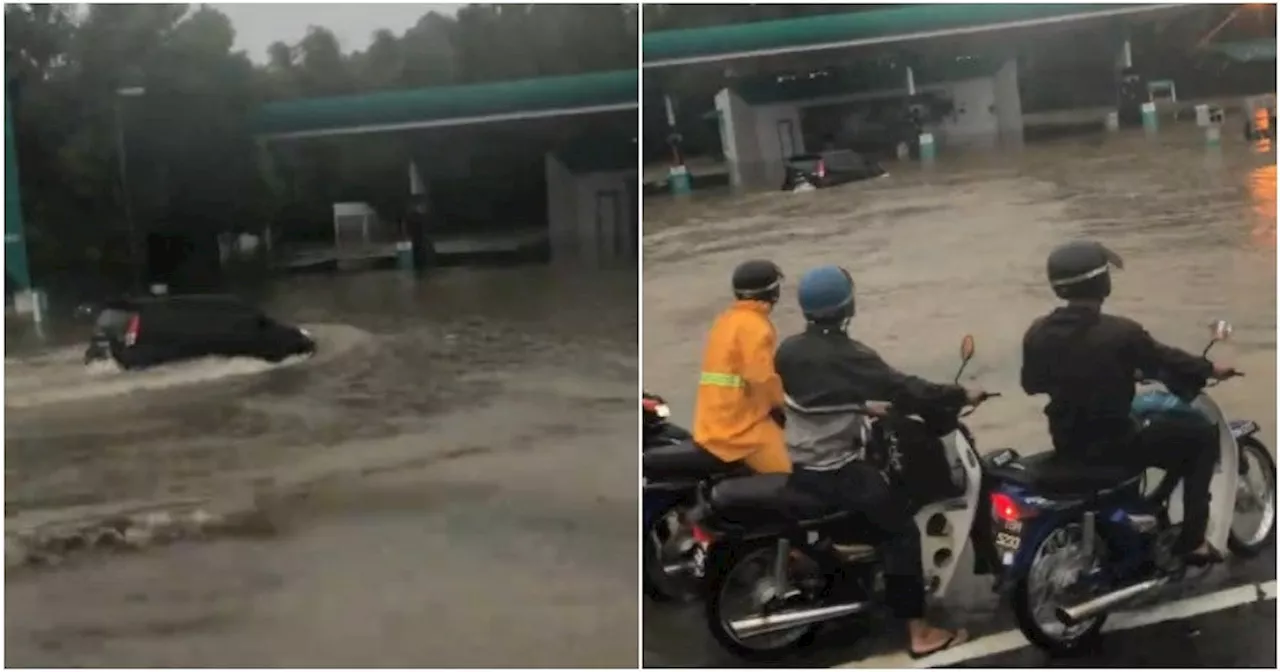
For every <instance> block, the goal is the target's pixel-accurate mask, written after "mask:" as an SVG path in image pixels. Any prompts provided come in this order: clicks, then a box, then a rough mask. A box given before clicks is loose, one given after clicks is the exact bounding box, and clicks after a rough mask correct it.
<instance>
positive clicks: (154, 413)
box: [5, 268, 639, 667]
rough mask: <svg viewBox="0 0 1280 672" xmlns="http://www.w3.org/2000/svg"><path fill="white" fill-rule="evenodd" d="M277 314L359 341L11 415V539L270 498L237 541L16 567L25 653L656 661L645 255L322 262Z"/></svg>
mask: <svg viewBox="0 0 1280 672" xmlns="http://www.w3.org/2000/svg"><path fill="white" fill-rule="evenodd" d="M267 307H268V310H269V312H271V313H272V314H276V315H279V316H281V317H282V318H284V319H288V320H292V321H295V322H299V323H327V324H332V323H344V324H347V325H349V329H350V330H354V331H353V332H352V333H355V332H357V331H358V332H359V334H362V336H360V338H358V339H356V340H358V341H359V343H356V344H354V345H352V344H348V345H350V347H349V348H347V350H346V351H345V352H343V353H341V354H339V355H335V356H331V357H330V356H325V355H324V353H325V352H326V343H325V342H321V353H322V355H321V356H320V357H318V358H317V359H316V360H315V361H314V362H305V363H301V364H298V365H295V366H289V367H284V368H280V369H273V370H269V371H265V372H254V373H253V375H236V376H227V377H225V378H219V377H218V376H213V375H210V372H209V370H208V368H209V366H213V365H208V366H196V367H193V368H192V369H191V370H190V373H191V375H193V376H196V377H199V378H200V379H201V382H200V383H198V384H197V383H193V384H189V385H172V386H169V387H166V388H164V389H139V390H135V391H134V392H132V393H129V394H117V395H115V396H103V395H102V394H100V392H101V390H94V391H93V393H92V394H89V393H87V392H86V394H85V397H84V399H82V400H81V401H78V402H77V401H74V400H68V399H67V398H66V395H65V394H63V395H61V396H60V397H59V400H60V403H50V404H28V405H26V406H24V407H22V408H10V409H7V413H6V424H5V439H6V446H5V450H6V463H5V468H6V471H5V499H6V501H5V504H6V514H7V520H6V532H7V533H10V534H14V533H16V532H18V531H21V529H20V528H23V527H24V526H30V525H34V524H35V522H33V521H48V520H57V519H59V517H60V516H61V517H66V516H71V515H73V514H74V515H83V516H88V515H90V514H92V513H93V512H95V511H108V510H112V508H113V507H117V506H119V505H121V504H122V503H129V504H131V505H133V506H135V507H154V508H157V509H159V510H162V511H163V510H165V508H166V506H168V503H170V502H174V501H184V502H186V501H192V500H194V501H198V502H203V501H208V502H210V506H212V507H214V508H217V507H219V506H224V507H225V506H228V504H227V502H230V503H231V504H230V505H229V506H232V507H233V508H234V506H237V505H238V506H243V507H245V508H247V511H241V512H238V513H239V514H241V515H240V517H239V518H237V520H240V521H242V522H241V524H239V525H237V526H234V527H231V528H228V529H226V530H224V531H223V533H222V534H220V535H211V536H209V537H207V538H201V539H199V540H193V541H186V542H182V543H177V544H173V545H170V546H167V547H150V548H147V549H145V550H142V551H139V552H134V553H129V554H124V555H120V554H112V553H100V552H98V553H95V552H81V553H73V554H70V555H68V556H67V557H66V560H65V562H63V563H62V564H61V566H58V567H53V568H48V567H39V568H35V567H24V568H21V569H20V570H18V571H10V572H7V575H6V591H5V614H6V617H7V618H6V621H5V634H6V644H7V647H6V655H7V657H6V660H5V662H6V663H7V664H8V665H11V666H54V667H80V666H94V667H102V666H109V667H132V666H143V667H238V666H252V667H261V666H282V667H320V666H323V667H329V666H341V667H461V666H476V667H512V666H553V667H556V666H573V667H585V666H615V667H630V666H633V665H634V664H635V662H636V660H637V658H638V653H639V652H638V646H637V642H636V632H637V629H638V619H639V616H638V597H637V587H636V586H637V583H636V582H637V578H636V576H637V558H636V546H635V533H634V527H635V520H636V507H637V495H636V483H637V481H638V475H637V473H636V472H637V466H636V461H635V458H634V455H635V450H636V446H635V444H636V418H637V416H636V412H637V411H636V404H635V396H636V376H637V367H636V365H637V362H636V359H637V357H636V354H637V353H636V333H637V322H636V319H637V318H636V279H635V271H634V269H622V270H620V271H618V272H616V273H610V272H600V273H595V274H588V275H573V274H561V273H555V272H552V271H550V270H548V269H543V268H512V269H501V270H474V269H472V270H468V269H451V270H446V271H441V272H440V273H436V274H431V275H429V276H428V277H427V278H426V279H424V280H421V281H416V280H413V279H411V278H408V277H404V276H402V275H400V274H398V273H394V272H387V273H361V274H351V275H347V276H341V277H330V278H325V277H307V278H297V279H294V280H289V281H286V282H283V283H282V284H281V285H280V286H278V287H277V288H276V292H275V294H274V295H273V296H272V297H271V298H270V299H269V301H268V302H267ZM328 345H330V346H334V345H335V343H332V342H331V343H329V344H328ZM143 387H146V386H143ZM237 503H238V504H237ZM8 551H9V549H8V545H6V554H8Z"/></svg>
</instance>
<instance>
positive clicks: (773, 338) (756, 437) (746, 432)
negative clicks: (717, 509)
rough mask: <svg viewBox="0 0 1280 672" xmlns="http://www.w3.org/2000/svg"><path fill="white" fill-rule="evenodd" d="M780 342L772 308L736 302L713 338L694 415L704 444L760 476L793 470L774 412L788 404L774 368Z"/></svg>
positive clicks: (709, 337) (713, 331)
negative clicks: (770, 318)
mask: <svg viewBox="0 0 1280 672" xmlns="http://www.w3.org/2000/svg"><path fill="white" fill-rule="evenodd" d="M777 340H778V336H777V333H776V332H775V331H774V328H773V323H772V322H770V321H769V304H767V303H765V302H763V301H751V300H739V301H735V302H734V303H733V305H732V306H731V307H730V308H729V309H728V310H726V311H724V312H723V313H721V314H720V316H719V317H718V318H716V321H715V324H713V325H712V326H711V331H710V333H708V334H707V345H706V350H705V352H704V354H703V356H702V375H701V378H700V380H699V383H698V399H697V402H696V404H695V406H694V411H693V438H694V441H696V442H697V443H698V445H700V446H702V447H703V448H705V449H706V450H707V451H708V452H710V453H711V454H712V455H715V456H716V457H718V458H720V459H721V460H724V461H725V462H737V461H738V460H744V461H745V462H746V464H747V466H748V467H750V468H751V469H752V470H754V471H757V472H760V473H787V472H790V471H791V458H790V457H789V456H788V455H787V443H786V438H785V436H784V435H783V431H782V428H781V427H779V426H778V423H777V422H775V421H774V420H773V418H772V417H771V416H770V414H769V412H770V411H771V410H772V409H774V408H777V407H780V406H781V405H782V380H781V379H780V378H778V374H777V373H776V372H775V371H774V369H773V353H774V350H775V349H776V348H777Z"/></svg>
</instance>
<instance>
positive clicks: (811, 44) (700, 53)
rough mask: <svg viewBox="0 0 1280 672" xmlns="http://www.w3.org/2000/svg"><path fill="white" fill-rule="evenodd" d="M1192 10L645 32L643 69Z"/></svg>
mask: <svg viewBox="0 0 1280 672" xmlns="http://www.w3.org/2000/svg"><path fill="white" fill-rule="evenodd" d="M1185 8H1186V5H1172V4H1164V5H1139V4H1123V5H1108V4H1043V5H1042V4H980V5H978V4H975V5H971V4H949V5H915V6H907V7H897V8H893V9H882V10H869V11H863V12H845V13H839V14H826V15H821V16H810V17H804V18H798V19H784V20H780V21H759V22H755V23H739V24H734V25H728V26H714V27H709V28H689V29H681V30H664V31H656V32H648V33H645V34H644V36H643V38H642V44H643V52H644V67H662V66H672V65H684V64H691V63H704V62H712V61H725V60H730V59H735V58H747V57H756V56H770V55H775V54H786V53H795V52H804V51H818V50H822V49H833V48H839V47H853V46H860V45H871V44H885V43H891V42H902V41H908V40H921V39H929V38H935V37H948V36H954V35H964V34H967V33H978V32H986V31H992V30H1001V29H1008V28H1026V27H1032V26H1040V25H1048V24H1054V23H1066V22H1071V21H1077V20H1083V19H1097V18H1105V17H1120V16H1126V15H1130V14H1137V13H1142V12H1152V11H1157V10H1169V9H1185Z"/></svg>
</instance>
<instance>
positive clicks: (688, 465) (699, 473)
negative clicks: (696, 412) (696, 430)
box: [640, 441, 742, 480]
mask: <svg viewBox="0 0 1280 672" xmlns="http://www.w3.org/2000/svg"><path fill="white" fill-rule="evenodd" d="M640 463H641V468H642V471H643V472H644V477H645V478H647V479H649V480H684V479H690V480H702V479H704V478H709V477H711V476H715V475H718V474H724V473H729V472H731V471H733V470H735V469H739V468H741V467H742V465H740V464H739V463H736V462H725V461H723V460H721V459H720V458H718V457H716V456H715V455H712V454H711V453H709V452H707V451H706V449H704V448H702V447H701V446H699V445H698V444H696V443H694V442H693V441H678V442H675V443H670V444H666V445H660V446H654V447H652V448H649V449H648V450H646V451H644V452H643V453H642V455H641V458H640Z"/></svg>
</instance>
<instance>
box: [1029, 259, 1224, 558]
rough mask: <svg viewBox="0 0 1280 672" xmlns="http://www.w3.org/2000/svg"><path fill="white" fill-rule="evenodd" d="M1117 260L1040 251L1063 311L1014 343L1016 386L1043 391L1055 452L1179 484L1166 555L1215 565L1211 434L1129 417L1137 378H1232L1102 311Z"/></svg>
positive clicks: (1190, 419)
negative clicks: (1018, 350) (1209, 538)
mask: <svg viewBox="0 0 1280 672" xmlns="http://www.w3.org/2000/svg"><path fill="white" fill-rule="evenodd" d="M1111 266H1115V267H1116V268H1122V267H1123V262H1121V260H1120V257H1119V256H1117V255H1116V254H1115V253H1114V252H1112V251H1111V250H1109V249H1107V248H1106V247H1105V246H1103V245H1102V244H1101V243H1098V242H1094V241H1080V242H1072V243H1067V244H1065V245H1061V246H1059V247H1058V248H1056V249H1055V250H1054V251H1053V252H1052V253H1051V254H1050V255H1049V262H1048V273H1049V284H1050V285H1052V287H1053V291H1054V293H1055V294H1057V295H1058V297H1060V298H1063V299H1066V300H1067V305H1065V306H1062V307H1060V308H1058V309H1056V310H1054V311H1053V312H1051V313H1049V314H1048V315H1045V316H1044V317H1041V318H1039V319H1037V320H1036V321H1035V322H1033V323H1032V324H1031V327H1030V328H1029V329H1027V333H1026V336H1025V337H1024V339H1023V343H1022V389H1023V390H1025V391H1026V393H1027V394H1047V395H1049V404H1048V405H1047V406H1045V409H1044V412H1045V415H1046V416H1048V419H1049V432H1050V433H1051V434H1052V436H1053V446H1054V450H1056V451H1057V452H1058V454H1060V455H1063V456H1065V457H1068V458H1069V459H1076V460H1081V461H1087V462H1090V463H1104V464H1112V465H1118V466H1124V467H1130V468H1132V469H1134V470H1135V471H1136V470H1141V469H1145V468H1147V467H1157V468H1160V469H1164V470H1166V471H1168V472H1169V473H1171V474H1172V475H1176V476H1179V477H1181V478H1182V479H1183V490H1182V493H1183V511H1184V512H1185V519H1184V520H1183V527H1182V530H1181V533H1180V537H1179V539H1178V544H1177V547H1176V548H1175V551H1176V552H1178V553H1179V554H1181V555H1183V556H1184V557H1185V558H1186V560H1187V562H1188V563H1189V564H1207V563H1210V562H1216V561H1220V560H1221V559H1222V554H1221V553H1220V552H1219V551H1218V550H1216V549H1214V548H1212V547H1211V546H1209V544H1208V543H1207V542H1206V541H1205V538H1204V534H1205V529H1206V527H1207V526H1208V521H1209V482H1210V480H1211V479H1212V478H1213V468H1214V465H1215V463H1216V460H1217V455H1218V430H1217V428H1216V427H1214V426H1213V425H1212V424H1210V423H1209V421H1208V420H1206V419H1204V418H1202V417H1200V416H1185V417H1182V416H1180V417H1176V418H1175V417H1167V418H1162V419H1159V420H1156V421H1153V422H1151V423H1149V424H1147V425H1145V426H1143V427H1138V426H1137V424H1136V423H1135V421H1134V420H1133V418H1132V415H1131V410H1130V408H1131V406H1132V404H1133V395H1134V379H1135V375H1136V374H1138V373H1139V372H1142V373H1144V374H1145V375H1147V376H1151V377H1154V376H1156V375H1157V374H1159V375H1160V377H1161V378H1162V379H1172V380H1190V381H1199V382H1201V383H1203V381H1205V380H1208V379H1209V378H1219V379H1221V378H1225V377H1228V376H1230V375H1232V374H1233V373H1234V371H1233V370H1232V369H1230V368H1229V367H1223V366H1217V365H1214V364H1213V363H1211V362H1209V361H1208V360H1207V359H1205V358H1203V357H1198V356H1196V355H1192V354H1188V353H1186V352H1183V351H1182V350H1179V349H1177V348H1172V347H1169V346H1166V345H1162V344H1160V343H1158V342H1156V340H1155V339H1153V338H1152V337H1151V334H1149V333H1147V330H1146V329H1144V328H1142V325H1140V324H1138V323H1137V322H1134V321H1133V320H1130V319H1128V318H1124V317H1119V316H1115V315H1107V314H1105V313H1103V312H1102V302H1103V300H1104V299H1105V298H1107V296H1109V295H1110V294H1111V273H1110V267H1111Z"/></svg>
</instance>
